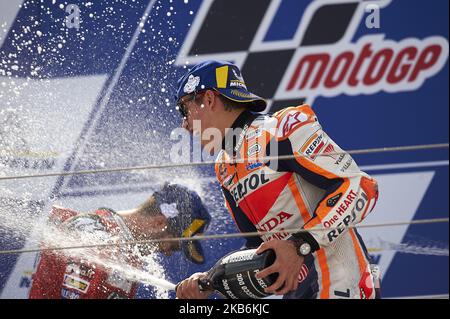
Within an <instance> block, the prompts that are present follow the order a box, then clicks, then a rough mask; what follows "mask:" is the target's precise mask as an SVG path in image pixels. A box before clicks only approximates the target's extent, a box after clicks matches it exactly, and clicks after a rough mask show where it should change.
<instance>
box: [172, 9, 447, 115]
mask: <svg viewBox="0 0 450 319" xmlns="http://www.w3.org/2000/svg"><path fill="white" fill-rule="evenodd" d="M257 2H258V4H257V5H255V3H254V1H239V0H204V1H203V3H202V5H201V7H200V9H199V11H198V13H197V16H196V18H195V20H194V22H193V24H192V27H191V28H190V30H189V32H188V34H187V37H186V40H185V41H184V43H183V46H182V48H181V50H180V53H179V55H178V58H177V60H176V62H175V63H176V65H180V66H181V65H185V64H186V62H187V61H188V62H189V64H195V63H197V62H200V61H204V60H207V59H218V60H228V61H233V62H234V63H236V64H237V65H238V66H239V67H240V68H241V70H242V73H243V75H244V76H245V80H246V83H247V85H248V86H249V89H250V90H251V91H254V93H256V94H258V95H260V96H263V97H265V98H267V99H269V102H270V103H269V104H270V105H271V111H277V110H278V109H279V107H281V106H285V105H296V104H297V103H298V102H299V100H302V101H304V102H307V103H309V104H312V103H313V101H314V99H315V98H317V97H319V96H324V97H333V96H337V95H341V94H347V95H361V94H366V95H369V94H376V93H379V92H388V93H396V92H407V91H413V90H417V89H419V88H420V87H421V86H422V85H423V84H424V83H425V81H426V80H427V79H429V78H431V77H433V76H434V75H435V74H437V73H438V72H439V71H440V70H441V69H442V68H443V66H444V65H445V63H446V62H447V59H448V41H447V39H446V38H444V37H441V36H429V37H425V38H421V39H417V38H413V37H409V38H403V39H400V40H391V39H389V38H388V37H387V36H386V35H385V34H382V33H381V31H380V33H379V34H373V32H372V33H371V34H365V33H364V32H359V31H360V28H361V26H363V28H365V26H364V25H365V23H364V22H365V15H366V11H365V9H366V7H367V6H368V5H371V4H376V6H377V7H378V8H380V9H383V10H389V5H390V4H391V0H378V1H362V0H348V1H339V0H320V1H319V0H316V1H311V2H307V1H282V0H258V1H257ZM224 30H226V32H225V31H224ZM364 30H368V29H366V28H365V29H364ZM367 33H369V32H367ZM218 35H220V37H218ZM217 38H219V39H220V40H219V41H210V39H217ZM268 65H271V67H268Z"/></svg>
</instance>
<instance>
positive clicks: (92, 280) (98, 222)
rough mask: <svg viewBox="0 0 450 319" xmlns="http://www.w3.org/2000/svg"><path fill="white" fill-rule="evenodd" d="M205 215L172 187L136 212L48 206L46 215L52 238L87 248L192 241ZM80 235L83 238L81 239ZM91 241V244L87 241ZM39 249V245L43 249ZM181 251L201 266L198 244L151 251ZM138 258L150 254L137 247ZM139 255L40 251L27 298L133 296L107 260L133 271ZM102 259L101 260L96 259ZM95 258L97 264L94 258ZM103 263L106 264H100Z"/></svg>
mask: <svg viewBox="0 0 450 319" xmlns="http://www.w3.org/2000/svg"><path fill="white" fill-rule="evenodd" d="M209 221H210V215H209V213H208V211H207V209H206V208H205V206H204V205H203V203H202V200H201V199H200V197H199V196H198V195H197V193H195V192H194V191H191V190H189V189H187V188H186V187H183V186H180V185H176V184H165V185H164V186H163V187H162V188H161V189H159V190H158V191H156V192H154V193H153V194H152V196H151V197H150V198H149V199H148V200H146V201H145V202H144V203H143V204H142V205H140V206H139V207H138V208H135V209H131V210H127V211H118V212H114V211H113V210H111V209H108V208H100V209H98V210H96V211H94V212H91V213H78V212H76V211H73V210H70V209H67V208H62V207H58V206H53V209H52V212H51V213H50V216H49V222H50V224H51V225H52V227H56V230H57V231H55V234H58V233H60V234H62V236H67V237H69V238H70V239H71V240H72V242H74V241H75V242H76V241H77V240H80V241H81V240H83V241H82V242H83V243H84V242H86V241H87V243H88V244H93V243H94V244H96V243H98V242H99V241H100V242H101V243H117V242H121V241H122V242H125V241H135V240H149V239H162V238H173V237H192V236H195V235H198V234H201V233H203V232H204V231H205V230H206V228H207V227H208V224H209ZM86 237H87V238H88V239H86ZM89 240H93V241H95V242H89ZM44 248H45V246H44ZM180 248H181V249H182V250H183V252H184V254H185V256H186V257H187V258H188V259H189V260H191V261H192V262H194V263H198V264H200V263H203V262H204V255H203V251H202V247H201V246H200V243H199V242H198V241H182V242H178V241H175V242H174V241H162V242H158V245H157V247H156V249H158V250H159V251H161V252H163V253H165V254H166V255H170V254H171V253H172V252H173V251H176V250H179V249H180ZM138 249H139V254H142V255H145V254H148V253H151V252H152V251H153V250H152V249H148V247H147V246H143V245H139V246H138ZM139 254H136V251H135V250H133V248H130V246H125V245H124V246H119V247H103V248H101V249H100V252H95V253H94V254H87V255H86V256H85V255H84V254H77V251H75V253H71V251H70V250H69V251H64V252H63V253H61V252H59V251H43V252H41V254H40V255H39V257H38V265H37V268H36V271H35V273H34V274H33V277H32V278H33V281H32V286H31V290H30V293H29V297H30V298H32V299H36V298H40V299H42V298H45V299H47V298H52V299H53V298H67V299H88V298H94V299H106V298H109V299H112V298H114V299H116V298H133V297H134V296H135V294H136V290H137V282H134V281H130V280H128V279H126V278H124V277H123V276H122V275H121V274H120V273H119V272H118V271H117V270H115V269H112V268H111V267H110V263H108V262H106V263H105V264H100V261H99V259H100V260H103V259H104V260H112V261H115V262H119V261H120V263H124V264H126V265H131V266H133V267H138V268H140V266H142V261H140V260H139ZM102 258H103V259H102ZM96 259H97V260H96ZM105 265H106V266H105Z"/></svg>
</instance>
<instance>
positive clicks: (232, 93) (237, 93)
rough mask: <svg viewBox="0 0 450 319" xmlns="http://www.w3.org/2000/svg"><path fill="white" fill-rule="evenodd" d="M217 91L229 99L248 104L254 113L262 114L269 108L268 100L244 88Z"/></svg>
mask: <svg viewBox="0 0 450 319" xmlns="http://www.w3.org/2000/svg"><path fill="white" fill-rule="evenodd" d="M217 91H218V92H219V93H220V94H222V95H223V96H225V97H226V98H227V99H230V100H232V101H235V102H239V103H246V104H248V106H249V109H250V110H251V111H254V112H262V111H264V110H265V109H266V107H267V102H266V100H264V99H263V98H262V97H260V96H258V95H256V94H253V93H251V92H249V91H247V90H245V89H242V88H233V89H218V90H217Z"/></svg>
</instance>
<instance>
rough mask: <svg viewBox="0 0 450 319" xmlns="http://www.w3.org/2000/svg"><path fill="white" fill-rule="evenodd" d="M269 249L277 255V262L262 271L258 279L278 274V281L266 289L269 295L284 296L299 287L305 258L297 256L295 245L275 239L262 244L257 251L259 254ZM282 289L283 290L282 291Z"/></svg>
mask: <svg viewBox="0 0 450 319" xmlns="http://www.w3.org/2000/svg"><path fill="white" fill-rule="evenodd" d="M267 249H273V250H274V251H275V254H276V259H275V262H274V263H273V264H272V265H271V266H269V267H267V268H265V269H264V270H262V271H260V272H259V273H258V274H257V275H256V277H257V278H264V277H267V276H269V275H270V274H273V273H278V278H277V280H276V281H275V282H274V283H273V284H272V285H271V286H269V287H267V288H266V289H265V291H266V292H267V293H273V294H276V295H284V294H286V293H288V292H289V291H292V290H296V289H297V287H298V274H299V273H300V270H301V267H302V265H303V260H304V258H303V257H301V256H299V255H298V254H297V250H296V248H295V246H294V243H293V242H291V241H289V240H279V239H273V240H271V241H269V242H265V243H262V244H261V245H260V246H259V248H258V249H257V250H256V253H257V254H260V253H262V252H263V251H265V250H267ZM280 288H281V289H280Z"/></svg>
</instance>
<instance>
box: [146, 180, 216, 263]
mask: <svg viewBox="0 0 450 319" xmlns="http://www.w3.org/2000/svg"><path fill="white" fill-rule="evenodd" d="M153 196H154V197H155V200H156V204H157V205H158V206H159V208H160V209H161V213H162V214H163V215H164V216H166V218H167V223H168V227H169V229H170V231H171V232H172V233H173V234H175V235H176V236H178V237H193V236H195V235H199V234H202V233H203V232H205V231H206V229H207V228H208V226H209V222H210V221H211V216H210V215H209V212H208V210H207V209H206V207H205V206H204V205H203V202H202V200H201V198H200V196H198V194H197V193H196V192H195V191H192V190H190V189H188V188H187V187H184V186H181V185H178V184H169V183H167V184H165V185H164V186H163V188H162V189H161V190H159V191H156V192H155V193H154V194H153ZM181 249H182V250H183V253H184V254H185V256H186V258H187V259H189V260H190V261H192V262H194V263H196V264H202V263H203V262H204V261H205V257H204V253H203V248H202V246H201V244H200V242H199V241H198V240H193V241H182V242H181Z"/></svg>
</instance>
